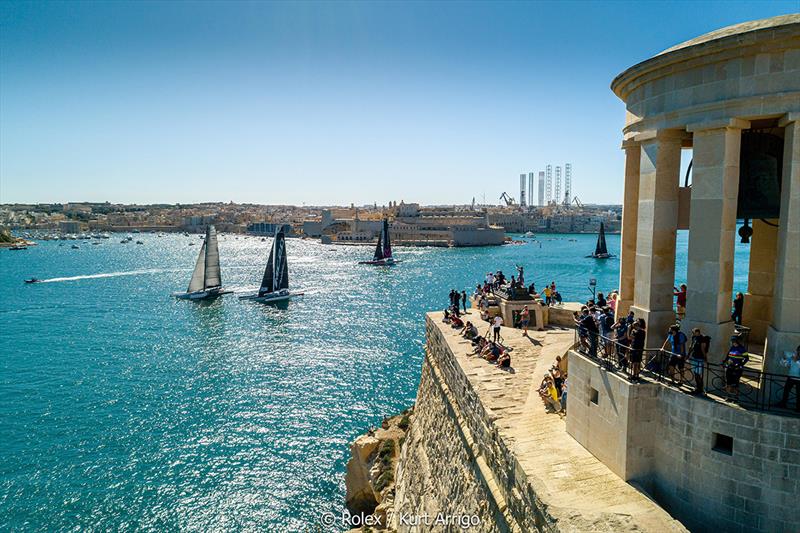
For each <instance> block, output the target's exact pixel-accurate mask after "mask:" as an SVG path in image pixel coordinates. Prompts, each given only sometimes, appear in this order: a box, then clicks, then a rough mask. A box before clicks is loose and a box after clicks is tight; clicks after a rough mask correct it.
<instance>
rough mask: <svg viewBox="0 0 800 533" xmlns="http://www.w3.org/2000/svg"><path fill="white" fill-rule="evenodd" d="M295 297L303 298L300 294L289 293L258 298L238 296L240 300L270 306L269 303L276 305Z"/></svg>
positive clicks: (251, 295)
mask: <svg viewBox="0 0 800 533" xmlns="http://www.w3.org/2000/svg"><path fill="white" fill-rule="evenodd" d="M295 296H303V293H302V292H289V293H286V294H279V293H272V294H269V293H268V294H265V295H263V296H259V295H258V294H248V295H247V296H239V299H240V300H249V301H252V302H258V303H262V304H270V303H277V302H285V301H287V300H289V299H291V298H294V297H295Z"/></svg>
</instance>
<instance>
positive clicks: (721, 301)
mask: <svg viewBox="0 0 800 533" xmlns="http://www.w3.org/2000/svg"><path fill="white" fill-rule="evenodd" d="M611 87H612V89H613V91H614V92H615V93H616V94H617V96H619V98H621V99H622V100H623V101H624V102H625V105H626V109H627V113H626V121H625V128H624V130H623V132H624V140H623V148H624V150H625V194H624V215H623V221H622V243H621V247H622V257H621V266H620V295H621V302H620V306H619V310H620V312H625V313H627V311H628V309H633V310H634V311H635V312H636V314H637V316H641V317H643V318H645V320H646V321H647V324H648V330H649V331H650V332H652V333H651V335H649V339H648V345H649V346H655V345H656V344H658V345H660V344H661V342H662V340H663V335H664V333H665V332H666V330H667V326H668V324H670V323H671V322H673V321H674V317H675V315H674V312H673V307H672V302H673V295H672V292H673V291H672V289H673V285H674V283H675V239H676V231H677V230H678V229H683V228H685V229H688V230H689V253H688V266H687V285H688V287H689V290H688V301H687V306H686V319H685V322H684V331H689V328H692V327H694V326H699V327H701V328H702V330H703V331H704V332H705V333H706V334H707V335H710V336H711V337H712V342H713V344H712V350H711V352H712V354H713V356H714V357H716V358H717V360H718V359H719V357H721V354H723V353H725V348H726V347H727V343H728V340H729V338H730V336H731V334H732V332H733V330H734V324H733V322H732V321H731V312H730V310H731V301H732V285H733V260H734V243H735V239H736V238H737V219H749V220H748V221H747V222H745V224H746V225H747V224H748V223H749V224H750V225H748V226H747V227H746V228H745V229H744V231H745V232H747V230H749V229H750V227H751V226H752V239H751V244H750V246H751V253H750V271H749V285H748V290H747V294H746V295H745V304H744V309H745V313H744V314H745V320H744V321H745V324H746V325H748V326H750V327H751V328H752V331H751V341H753V342H756V343H760V342H765V343H766V346H765V368H764V370H766V371H771V372H775V371H779V368H778V361H779V359H780V358H782V357H783V355H784V353H785V352H786V351H793V350H794V348H795V347H796V346H797V345H798V344H800V15H785V16H780V17H774V18H770V19H765V20H758V21H753V22H747V23H743V24H738V25H735V26H731V27H728V28H723V29H721V30H717V31H714V32H711V33H708V34H706V35H703V36H701V37H698V38H696V39H692V40H690V41H687V42H685V43H682V44H679V45H677V46H674V47H672V48H670V49H668V50H665V51H664V52H662V53H661V54H658V55H657V56H655V57H652V58H650V59H648V60H646V61H643V62H641V63H639V64H637V65H634V66H633V67H631V68H629V69H628V70H626V71H624V72H623V73H621V74H620V75H619V76H617V77H616V79H614V81H613V83H612V85H611ZM688 148H691V149H692V150H693V161H692V167H691V169H692V171H691V181H692V183H691V186H687V184H686V183H682V181H683V178H684V177H683V176H681V175H680V168H681V152H682V149H688ZM682 185H683V186H682ZM740 231H741V230H740Z"/></svg>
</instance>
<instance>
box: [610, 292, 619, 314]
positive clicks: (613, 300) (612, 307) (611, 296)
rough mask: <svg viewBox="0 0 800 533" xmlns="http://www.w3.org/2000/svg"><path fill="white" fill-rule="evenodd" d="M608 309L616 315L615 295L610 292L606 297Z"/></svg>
mask: <svg viewBox="0 0 800 533" xmlns="http://www.w3.org/2000/svg"><path fill="white" fill-rule="evenodd" d="M608 308H609V309H611V311H612V312H613V313H614V314H616V313H617V293H616V292H612V293H611V294H610V295H609V297H608Z"/></svg>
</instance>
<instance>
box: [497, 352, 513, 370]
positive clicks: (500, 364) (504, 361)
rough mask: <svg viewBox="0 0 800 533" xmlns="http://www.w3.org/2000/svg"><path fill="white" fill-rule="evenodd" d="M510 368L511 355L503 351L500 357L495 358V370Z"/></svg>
mask: <svg viewBox="0 0 800 533" xmlns="http://www.w3.org/2000/svg"><path fill="white" fill-rule="evenodd" d="M510 367H511V355H510V354H509V353H508V350H503V352H502V354H501V355H500V357H498V358H497V368H510Z"/></svg>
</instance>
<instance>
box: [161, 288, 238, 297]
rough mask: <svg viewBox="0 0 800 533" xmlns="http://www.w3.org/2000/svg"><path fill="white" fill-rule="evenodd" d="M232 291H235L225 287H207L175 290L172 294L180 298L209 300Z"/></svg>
mask: <svg viewBox="0 0 800 533" xmlns="http://www.w3.org/2000/svg"><path fill="white" fill-rule="evenodd" d="M232 292H233V291H227V290H225V289H207V290H202V291H194V292H174V293H172V296H174V297H175V298H178V299H179V300H208V299H211V298H216V297H217V296H222V295H223V294H231V293H232Z"/></svg>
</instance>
